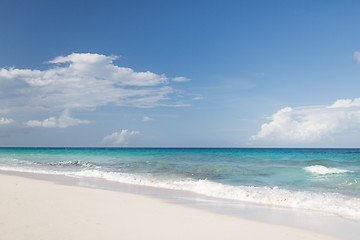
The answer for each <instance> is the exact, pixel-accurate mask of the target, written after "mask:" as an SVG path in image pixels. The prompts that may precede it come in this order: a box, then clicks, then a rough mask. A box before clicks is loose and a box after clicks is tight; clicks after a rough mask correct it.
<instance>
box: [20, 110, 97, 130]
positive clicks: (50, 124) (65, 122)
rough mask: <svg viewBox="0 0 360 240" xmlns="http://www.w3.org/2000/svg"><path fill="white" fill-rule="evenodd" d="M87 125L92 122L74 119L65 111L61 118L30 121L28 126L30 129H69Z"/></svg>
mask: <svg viewBox="0 0 360 240" xmlns="http://www.w3.org/2000/svg"><path fill="white" fill-rule="evenodd" d="M85 123H90V121H88V120H80V119H76V118H72V117H70V114H69V111H68V110H65V111H64V112H63V113H62V114H61V115H60V117H59V118H56V117H49V118H47V119H45V120H43V121H38V120H29V121H28V122H27V123H26V125H27V126H28V127H45V128H67V127H71V126H76V125H79V124H85Z"/></svg>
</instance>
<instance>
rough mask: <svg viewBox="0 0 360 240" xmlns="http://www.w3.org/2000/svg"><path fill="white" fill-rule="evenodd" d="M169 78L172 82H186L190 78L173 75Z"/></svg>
mask: <svg viewBox="0 0 360 240" xmlns="http://www.w3.org/2000/svg"><path fill="white" fill-rule="evenodd" d="M171 80H173V81H174V82H187V81H190V80H191V79H190V78H186V77H174V78H172V79H171Z"/></svg>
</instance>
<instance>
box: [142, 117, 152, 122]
mask: <svg viewBox="0 0 360 240" xmlns="http://www.w3.org/2000/svg"><path fill="white" fill-rule="evenodd" d="M154 120H155V119H153V118H151V117H147V116H145V117H144V118H143V122H150V121H154Z"/></svg>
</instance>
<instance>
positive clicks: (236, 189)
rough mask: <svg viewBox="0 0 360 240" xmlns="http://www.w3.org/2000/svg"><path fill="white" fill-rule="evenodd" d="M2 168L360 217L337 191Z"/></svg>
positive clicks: (355, 203) (357, 205)
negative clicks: (183, 191)
mask: <svg viewBox="0 0 360 240" xmlns="http://www.w3.org/2000/svg"><path fill="white" fill-rule="evenodd" d="M0 169H1V170H6V171H20V172H31V173H40V174H55V175H65V176H69V177H76V178H82V177H95V178H101V179H105V180H108V181H115V182H120V183H127V184H136V185H143V186H151V187H159V188H166V189H174V190H185V191H191V192H194V193H198V194H203V195H206V196H211V197H217V198H223V199H231V200H239V201H244V202H250V203H258V204H265V205H272V206H281V207H288V208H295V209H308V210H315V211H323V212H327V213H332V214H336V215H339V216H343V217H347V218H352V219H358V220H360V199H359V198H353V197H346V196H343V195H340V194H336V193H314V192H308V191H290V190H287V189H282V188H279V187H274V188H269V187H255V186H231V185H226V184H222V183H217V182H212V181H208V180H206V179H205V180H192V179H187V180H179V181H175V180H170V179H166V180H165V179H162V180H159V179H156V178H153V177H151V176H146V175H135V174H128V173H119V172H104V171H100V170H95V169H93V170H82V171H76V172H65V171H64V172H59V171H51V170H49V171H45V170H40V169H29V168H27V169H26V168H18V167H2V166H0Z"/></svg>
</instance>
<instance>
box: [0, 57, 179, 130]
mask: <svg viewBox="0 0 360 240" xmlns="http://www.w3.org/2000/svg"><path fill="white" fill-rule="evenodd" d="M116 58H117V57H115V56H105V55H101V54H91V53H72V54H70V55H68V56H60V57H57V58H55V59H54V60H52V61H49V64H51V67H50V68H49V69H47V70H36V69H17V68H0V109H1V111H2V112H3V113H11V114H13V113H16V112H17V113H20V112H21V114H22V116H24V115H25V114H26V113H28V115H29V116H30V115H32V116H34V115H36V114H39V113H45V112H55V113H57V114H60V113H61V112H63V111H64V110H66V109H67V110H69V111H73V110H88V109H92V110H93V109H95V108H96V107H98V106H104V105H107V104H110V103H112V104H115V105H117V106H129V107H140V108H143V107H145V108H149V107H157V106H176V107H178V106H184V105H183V104H181V103H178V102H177V103H176V104H174V101H173V100H172V99H171V98H170V95H171V94H172V93H174V92H175V90H174V89H173V88H172V87H170V86H168V85H167V84H168V78H167V77H166V76H165V75H164V74H160V75H159V74H155V73H152V72H149V71H145V72H135V71H134V70H133V69H131V68H127V67H119V66H117V65H115V64H114V63H113V60H115V59H116ZM175 102H176V101H175ZM42 115H43V114H42ZM29 118H30V117H29ZM32 118H33V117H32ZM69 118H70V117H69ZM30 119H31V118H30ZM73 120H74V121H70V120H68V121H67V122H71V123H70V124H67V123H66V124H62V123H61V121H62V120H61V117H60V118H59V119H57V118H55V117H52V118H48V119H45V120H43V121H37V120H32V121H29V122H28V126H29V125H31V126H34V125H36V126H37V125H40V126H48V127H50V126H57V127H60V126H74V125H76V124H79V123H83V122H81V121H82V120H76V119H73Z"/></svg>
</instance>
